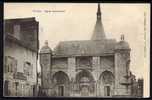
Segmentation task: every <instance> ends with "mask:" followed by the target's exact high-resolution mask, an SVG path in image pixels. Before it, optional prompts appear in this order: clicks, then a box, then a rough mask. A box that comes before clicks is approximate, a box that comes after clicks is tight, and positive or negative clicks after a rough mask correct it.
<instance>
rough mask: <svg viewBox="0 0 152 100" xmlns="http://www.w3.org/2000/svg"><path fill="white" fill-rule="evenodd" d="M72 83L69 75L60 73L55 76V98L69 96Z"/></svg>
mask: <svg viewBox="0 0 152 100" xmlns="http://www.w3.org/2000/svg"><path fill="white" fill-rule="evenodd" d="M69 84H70V82H69V77H68V75H67V74H66V73H65V72H63V71H58V72H56V73H55V74H54V75H53V90H54V96H69V93H70V91H69V89H70V85H69Z"/></svg>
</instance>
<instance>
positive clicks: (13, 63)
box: [4, 56, 17, 73]
mask: <svg viewBox="0 0 152 100" xmlns="http://www.w3.org/2000/svg"><path fill="white" fill-rule="evenodd" d="M4 67H5V68H4V69H5V72H6V73H7V72H11V73H12V72H16V70H17V60H16V59H15V58H13V57H10V56H5V66H4Z"/></svg>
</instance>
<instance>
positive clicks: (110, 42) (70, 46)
mask: <svg viewBox="0 0 152 100" xmlns="http://www.w3.org/2000/svg"><path fill="white" fill-rule="evenodd" d="M116 43H117V42H116V40H115V39H105V40H96V41H93V40H83V41H63V42H60V43H59V44H58V45H57V47H56V48H55V49H54V56H82V55H83V56H99V55H104V54H113V53H114V49H115V45H116Z"/></svg>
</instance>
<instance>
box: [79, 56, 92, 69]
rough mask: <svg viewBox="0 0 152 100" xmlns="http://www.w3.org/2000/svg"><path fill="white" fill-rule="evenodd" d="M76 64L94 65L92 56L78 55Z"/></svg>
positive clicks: (80, 65) (82, 65) (81, 65)
mask: <svg viewBox="0 0 152 100" xmlns="http://www.w3.org/2000/svg"><path fill="white" fill-rule="evenodd" d="M76 65H77V66H78V67H92V57H78V58H76Z"/></svg>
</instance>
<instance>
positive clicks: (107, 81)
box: [99, 71, 114, 97]
mask: <svg viewBox="0 0 152 100" xmlns="http://www.w3.org/2000/svg"><path fill="white" fill-rule="evenodd" d="M99 82H100V83H99V85H100V87H99V88H100V90H102V91H99V92H100V96H105V97H109V96H112V95H113V88H114V76H113V74H112V72H110V71H104V72H103V73H102V74H101V75H100V78H99Z"/></svg>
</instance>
